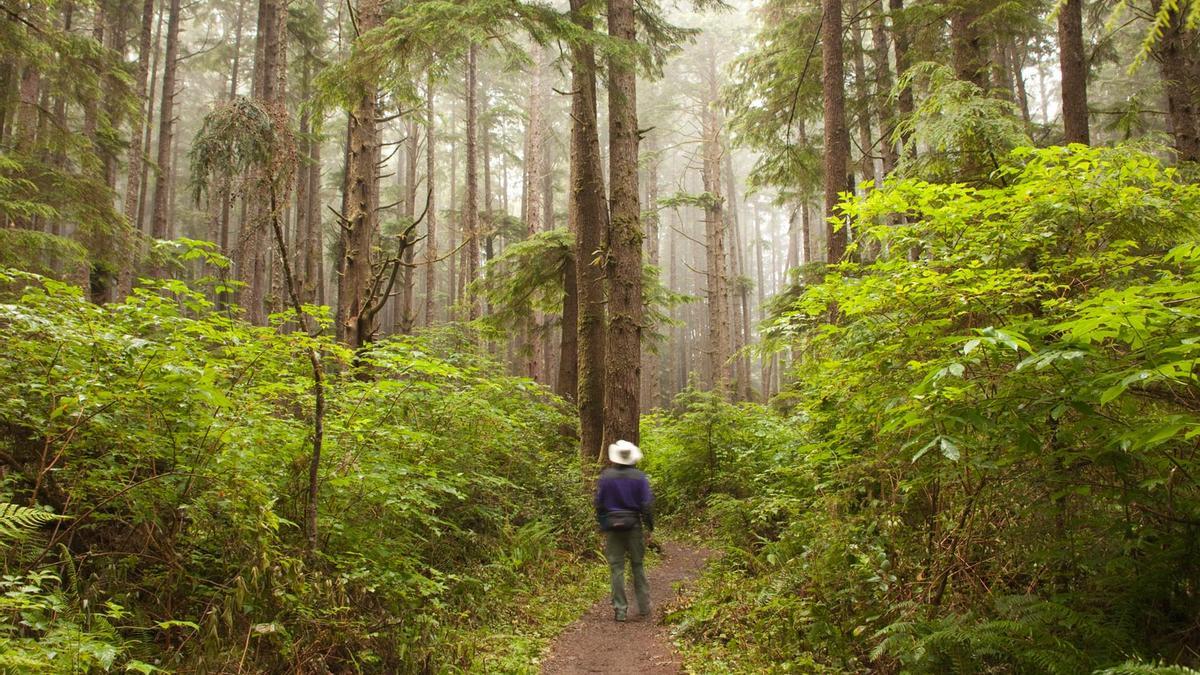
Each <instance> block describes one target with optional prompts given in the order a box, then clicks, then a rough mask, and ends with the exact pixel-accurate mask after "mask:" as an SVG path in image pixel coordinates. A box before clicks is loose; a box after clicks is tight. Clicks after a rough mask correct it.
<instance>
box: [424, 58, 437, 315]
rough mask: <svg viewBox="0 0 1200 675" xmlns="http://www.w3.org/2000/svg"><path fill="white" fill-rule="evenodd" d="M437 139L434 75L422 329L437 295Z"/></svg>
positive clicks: (428, 88) (428, 83)
mask: <svg viewBox="0 0 1200 675" xmlns="http://www.w3.org/2000/svg"><path fill="white" fill-rule="evenodd" d="M436 149H437V135H436V132H435V130H434V118H433V75H432V74H429V75H427V76H426V78H425V195H426V199H427V200H428V201H426V202H425V325H426V326H432V325H433V322H434V316H435V315H434V310H435V309H436V305H435V296H436V295H437V273H436V270H435V269H434V267H435V263H436V261H437V255H438V250H437V247H438V245H437V152H436Z"/></svg>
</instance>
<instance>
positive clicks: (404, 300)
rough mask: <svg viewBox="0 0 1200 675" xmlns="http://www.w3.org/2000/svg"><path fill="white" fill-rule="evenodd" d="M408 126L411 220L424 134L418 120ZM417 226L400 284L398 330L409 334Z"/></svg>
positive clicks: (407, 200) (406, 159)
mask: <svg viewBox="0 0 1200 675" xmlns="http://www.w3.org/2000/svg"><path fill="white" fill-rule="evenodd" d="M406 127H407V134H408V140H407V142H406V143H405V150H404V153H405V155H404V216H405V219H406V220H407V221H408V222H412V220H413V219H414V218H416V217H417V162H418V161H419V159H420V151H421V148H420V145H421V144H420V137H419V136H418V129H419V127H418V126H417V123H416V121H415V120H411V119H410V120H409V121H408V124H407V125H406ZM416 241H417V235H416V230H412V231H411V232H409V234H408V238H407V243H406V244H405V246H404V256H403V263H404V269H403V270H401V271H400V275H401V278H402V280H403V281H402V285H401V287H400V304H399V307H398V311H397V314H398V316H397V317H396V330H397V331H399V332H400V333H403V334H405V335H407V334H409V333H411V332H412V329H413V324H414V323H415V322H416V319H417V315H416V311H415V308H414V302H415V299H416V297H415V290H416V289H415V288H414V284H415V283H416V277H415V276H414V273H415V271H416V270H415V269H414V267H413V256H414V255H416Z"/></svg>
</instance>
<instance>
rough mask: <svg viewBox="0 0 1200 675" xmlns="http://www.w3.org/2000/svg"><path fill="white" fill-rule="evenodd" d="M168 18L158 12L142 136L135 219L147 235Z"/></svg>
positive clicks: (136, 223)
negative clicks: (156, 94)
mask: <svg viewBox="0 0 1200 675" xmlns="http://www.w3.org/2000/svg"><path fill="white" fill-rule="evenodd" d="M166 18H167V12H164V11H162V10H161V9H160V10H159V12H158V22H157V25H156V26H155V28H154V46H153V48H152V49H151V53H152V54H153V58H152V60H151V63H150V79H149V81H148V85H149V90H148V91H147V92H146V120H145V123H144V125H143V126H144V134H143V136H142V149H143V151H142V161H141V167H142V170H141V175H140V176H139V179H138V185H140V186H141V189H140V190H138V202H137V216H136V218H135V219H134V223H135V225H136V227H137V229H138V230H139V231H141V232H145V233H147V234H149V229H150V228H149V223H147V222H146V207H147V205H148V204H149V203H150V189H149V188H150V180H149V178H150V162H148V161H146V160H148V159H149V155H150V143H151V141H152V140H153V136H154V90H155V87H156V86H158V84H157V83H158V66H159V58H160V57H161V56H162V50H161V49H160V45H161V44H162V32H163V24H164V23H165V21H166Z"/></svg>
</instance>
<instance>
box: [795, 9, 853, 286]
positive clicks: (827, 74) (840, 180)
mask: <svg viewBox="0 0 1200 675" xmlns="http://www.w3.org/2000/svg"><path fill="white" fill-rule="evenodd" d="M822 7H823V11H824V21H822V23H821V61H822V63H821V66H822V71H823V72H822V78H821V83H822V85H821V88H822V91H823V93H824V98H825V212H824V213H825V218H826V220H827V221H828V222H829V223H830V224H829V226H828V233H829V237H828V240H827V244H826V246H827V249H828V251H829V262H833V263H836V262H839V261H841V259H842V257H843V256H845V254H846V244H847V240H848V238H847V232H846V227H845V226H844V225H843V226H842V227H835V226H834V225H833V222H834V221H833V218H834V216H835V215H836V214H835V209H836V207H837V204H838V200H839V197H838V193H840V192H841V191H842V190H843V189H845V186H846V167H847V164H848V163H849V160H850V133H849V130H848V129H847V128H846V91H845V72H844V71H843V68H842V66H843V61H842V0H822ZM806 229H807V228H806Z"/></svg>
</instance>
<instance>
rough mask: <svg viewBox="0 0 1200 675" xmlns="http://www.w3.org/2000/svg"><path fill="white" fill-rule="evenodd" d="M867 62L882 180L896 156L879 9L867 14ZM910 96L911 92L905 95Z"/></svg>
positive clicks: (888, 67)
mask: <svg viewBox="0 0 1200 675" xmlns="http://www.w3.org/2000/svg"><path fill="white" fill-rule="evenodd" d="M871 43H872V47H873V49H872V50H871V61H872V62H873V63H874V65H875V100H874V108H875V112H876V118H877V119H878V121H879V134H880V135H881V136H882V139H881V141H880V144H879V145H880V147H881V148H882V150H883V151H882V153H881V154H882V155H883V177H885V178H886V177H887V176H888V175H890V174H891V173H892V172H893V171H895V170H896V163H897V160H898V157H897V152H896V141H895V139H894V138H893V136H895V134H896V116H895V114H894V113H893V111H892V107H891V106H890V105H888V97H889V96H890V95H891V91H892V65H891V62H890V60H889V59H888V36H887V27H886V26H885V25H884V12H883V9H882V8H881V7H876V8H874V9H873V10H872V11H871ZM909 94H910V96H911V92H909Z"/></svg>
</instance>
